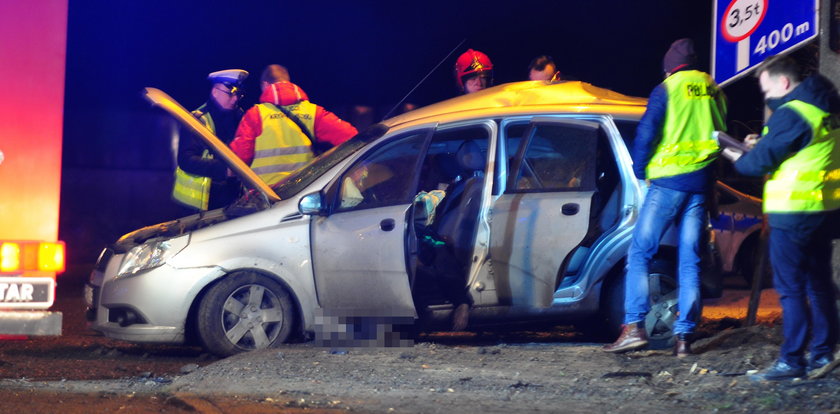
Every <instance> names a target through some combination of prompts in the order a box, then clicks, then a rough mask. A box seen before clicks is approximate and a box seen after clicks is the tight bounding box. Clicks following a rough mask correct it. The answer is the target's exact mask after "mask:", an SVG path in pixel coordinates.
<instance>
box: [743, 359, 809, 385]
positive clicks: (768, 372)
mask: <svg viewBox="0 0 840 414" xmlns="http://www.w3.org/2000/svg"><path fill="white" fill-rule="evenodd" d="M804 376H805V368H802V367H794V366H790V365H788V364H787V363H785V362H782V361H776V363H775V364H773V366H772V367H770V368H767V369H765V370H764V371H761V372H759V373H756V374H752V375H750V377H749V378H750V379H751V380H753V381H782V380H786V379H794V378H801V377H804Z"/></svg>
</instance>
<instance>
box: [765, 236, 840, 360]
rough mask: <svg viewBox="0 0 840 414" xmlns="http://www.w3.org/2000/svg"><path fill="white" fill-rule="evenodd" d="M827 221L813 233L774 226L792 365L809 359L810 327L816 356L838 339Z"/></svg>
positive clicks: (784, 355)
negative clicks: (807, 355)
mask: <svg viewBox="0 0 840 414" xmlns="http://www.w3.org/2000/svg"><path fill="white" fill-rule="evenodd" d="M832 227H833V225H831V224H829V223H826V225H824V226H822V227H821V228H820V229H817V230H816V231H815V232H813V233H812V234H804V233H806V232H801V231H789V230H782V229H779V228H772V227H771V228H770V245H769V247H770V249H769V250H770V263H771V265H772V266H773V283H774V288H775V289H776V291H777V292H778V293H779V302H780V303H781V305H782V331H783V332H784V336H785V339H784V341H783V342H782V347H781V352H780V354H781V355H780V359H781V360H782V361H784V362H785V363H787V364H788V365H790V366H793V367H803V366H804V364H805V358H804V353H805V346H806V344H808V330H809V329H810V330H811V341H810V350H811V359H812V360H815V359H818V358H821V357H823V356H827V355H829V356H830V355H831V354H832V353H833V352H834V347H835V345H836V344H837V308H836V306H835V302H834V286H833V284H832V281H831V237H830V235H829V231H831V230H833V229H832Z"/></svg>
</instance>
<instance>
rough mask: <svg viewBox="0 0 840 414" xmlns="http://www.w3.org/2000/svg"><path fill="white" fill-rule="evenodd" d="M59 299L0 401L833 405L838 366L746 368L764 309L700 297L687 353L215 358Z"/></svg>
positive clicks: (19, 345)
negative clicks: (751, 317) (129, 334)
mask: <svg viewBox="0 0 840 414" xmlns="http://www.w3.org/2000/svg"><path fill="white" fill-rule="evenodd" d="M765 292H767V291H765ZM68 296H69V295H64V298H63V299H62V303H60V304H59V306H60V307H61V308H62V310H64V312H65V333H64V335H63V336H62V337H57V338H33V339H29V340H25V341H20V340H19V341H2V342H0V378H1V379H0V400H2V401H3V410H2V411H4V412H14V411H20V412H45V413H46V412H59V411H60V412H63V413H76V412H79V413H82V412H92V411H91V404H95V407H96V409H94V410H93V412H113V411H117V410H119V411H121V412H168V413H171V412H202V413H217V412H230V413H261V412H309V413H311V412H338V411H341V412H346V411H348V410H349V411H352V412H376V413H378V412H382V413H386V412H396V413H442V412H447V413H449V412H452V411H453V410H457V411H459V412H464V413H509V412H560V411H562V412H570V413H575V412H587V413H590V412H618V413H625V412H626V413H630V412H640V411H645V410H647V411H650V412H673V411H674V410H679V411H680V412H682V413H692V412H704V413H705V412H761V413H764V412H837V413H840V393H838V391H837V390H838V389H840V387H838V385H840V370H835V371H834V372H832V373H830V374H829V375H827V376H826V377H824V378H821V379H817V380H800V381H787V382H782V383H754V382H751V381H749V380H748V379H747V377H746V376H745V375H744V374H745V373H746V372H747V371H748V370H752V369H759V368H762V367H765V366H767V365H768V364H769V363H771V362H772V361H773V360H774V359H775V357H776V355H777V353H778V345H779V342H780V340H781V337H780V332H779V328H780V327H779V320H778V312H777V311H772V307H771V311H770V312H767V311H764V312H763V313H759V319H760V321H761V322H762V323H761V324H760V325H757V326H753V327H749V328H743V327H740V322H739V320H736V319H732V318H729V317H726V316H723V317H722V318H718V316H721V315H722V314H721V315H719V314H716V313H715V307H714V306H707V309H708V312H706V313H704V315H706V317H705V318H704V322H703V325H702V329H701V330H700V336H702V337H703V339H700V340H699V341H697V342H696V343H695V349H696V350H697V351H699V353H698V354H697V355H692V356H689V357H687V358H684V359H677V358H675V357H673V356H671V354H670V352H669V351H668V350H643V351H637V352H631V353H627V354H623V355H613V354H607V353H604V352H602V351H600V346H601V345H602V343H593V342H590V341H589V340H587V338H585V337H583V336H582V335H581V334H580V333H577V332H576V331H574V330H572V329H571V328H569V327H557V328H554V329H550V330H545V331H521V332H504V333H492V332H488V333H460V334H450V333H435V334H429V335H424V336H422V337H420V338H418V342H417V343H416V344H415V345H414V346H413V347H404V348H346V349H329V348H319V347H315V346H313V345H312V344H311V343H304V344H292V345H286V346H282V347H280V348H276V349H269V350H263V351H258V352H253V353H249V354H242V355H237V356H233V357H230V358H226V359H221V360H220V359H217V358H216V357H213V356H211V355H207V354H205V353H203V352H202V351H201V350H200V349H198V348H186V347H169V346H167V347H163V346H150V345H137V344H129V343H124V342H120V341H112V340H108V339H106V338H103V337H101V336H97V335H95V334H94V333H92V332H90V331H87V330H86V329H85V328H84V324H83V322H79V317H80V314H81V309H80V308H81V304H80V299H73V298H70V297H68ZM726 300H732V301H742V300H744V298H743V294H741V295H740V296H738V298H736V299H732V298H730V299H726V298H724V300H723V301H726ZM733 303H734V302H733ZM763 303H766V302H763ZM736 305H737V303H736ZM75 306H78V307H79V309H76V308H75ZM59 402H60V403H59ZM59 407H60V408H59Z"/></svg>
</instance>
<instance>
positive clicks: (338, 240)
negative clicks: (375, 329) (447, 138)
mask: <svg viewBox="0 0 840 414" xmlns="http://www.w3.org/2000/svg"><path fill="white" fill-rule="evenodd" d="M428 135H429V130H421V131H418V132H412V133H407V134H404V135H401V136H396V137H392V139H390V140H388V141H387V142H385V143H383V144H380V145H378V146H376V147H375V148H373V149H372V150H370V151H367V152H366V153H365V154H363V155H362V156H361V157H360V158H359V159H357V160H356V161H355V162H353V164H352V165H350V167H349V168H347V169H346V170H345V171H344V172H343V173H342V174H340V175H339V176H338V178H337V180H336V181H334V182H333V184H331V185H330V186H329V187H328V189H327V190H326V191H325V194H326V196H325V197H324V198H325V200H326V202H327V203H329V204H330V206H329V207H328V210H329V214H328V215H324V216H313V218H312V226H311V229H312V230H311V232H312V256H313V269H314V272H315V287H316V289H317V292H318V301H319V303H320V305H321V307H322V309H323V310H324V312H325V313H326V314H330V315H331V316H367V317H411V318H413V317H415V316H416V312H415V309H414V302H413V299H412V296H411V286H410V283H409V275H408V271H407V265H406V261H407V251H406V249H407V247H406V246H407V243H406V241H407V240H406V238H407V236H408V226H407V222H406V221H407V215H408V212H409V209H410V208H411V206H412V204H413V198H414V195H415V194H414V193H415V188H416V177H417V171H418V170H419V168H418V161H419V159H420V157H421V155H422V153H423V151H424V146H425V145H426V139H427V137H428Z"/></svg>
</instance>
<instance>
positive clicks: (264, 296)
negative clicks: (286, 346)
mask: <svg viewBox="0 0 840 414" xmlns="http://www.w3.org/2000/svg"><path fill="white" fill-rule="evenodd" d="M293 322H294V308H293V306H292V300H291V298H290V297H289V293H288V292H287V291H286V289H285V288H283V286H281V285H280V284H279V283H277V282H276V281H274V280H272V279H271V278H269V277H267V276H264V275H261V274H259V273H256V272H237V273H233V274H230V275H228V276H226V277H225V278H223V279H222V280H221V281H220V282H219V283H217V284H216V285H215V286H213V287H212V288H210V290H209V291H208V292H207V294H206V295H205V296H204V298H203V299H202V300H201V304H200V305H199V309H198V317H197V325H198V334H199V337H200V338H201V341H202V343H203V344H204V346H205V347H206V348H207V349H208V350H209V351H210V352H212V353H214V354H216V355H220V356H229V355H233V354H236V353H240V352H245V351H253V350H256V349H263V348H268V347H270V346H272V345H276V344H280V343H282V342H284V341H286V339H288V338H289V335H290V333H291V331H292V324H293Z"/></svg>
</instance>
